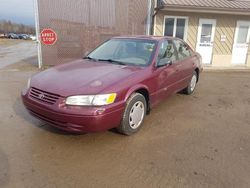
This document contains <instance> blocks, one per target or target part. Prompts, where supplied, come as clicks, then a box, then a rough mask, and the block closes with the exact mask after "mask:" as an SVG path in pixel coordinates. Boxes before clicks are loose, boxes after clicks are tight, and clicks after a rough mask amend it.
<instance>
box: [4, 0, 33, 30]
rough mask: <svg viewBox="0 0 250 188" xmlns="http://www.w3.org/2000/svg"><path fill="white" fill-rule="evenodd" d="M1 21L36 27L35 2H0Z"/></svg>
mask: <svg viewBox="0 0 250 188" xmlns="http://www.w3.org/2000/svg"><path fill="white" fill-rule="evenodd" d="M0 20H11V21H13V22H17V23H23V24H27V25H34V24H35V18H34V5H33V0H0Z"/></svg>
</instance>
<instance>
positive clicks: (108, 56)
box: [86, 39, 156, 66]
mask: <svg viewBox="0 0 250 188" xmlns="http://www.w3.org/2000/svg"><path fill="white" fill-rule="evenodd" d="M155 46H156V42H155V41H152V40H143V39H111V40H109V41H107V42H105V43H103V44H102V45H101V46H99V47H98V48H96V49H95V50H94V51H93V52H91V53H90V54H89V55H88V56H87V57H86V58H88V59H93V60H95V61H105V62H110V63H116V64H122V65H137V66H147V65H149V64H150V60H151V56H152V54H153V51H154V50H155Z"/></svg>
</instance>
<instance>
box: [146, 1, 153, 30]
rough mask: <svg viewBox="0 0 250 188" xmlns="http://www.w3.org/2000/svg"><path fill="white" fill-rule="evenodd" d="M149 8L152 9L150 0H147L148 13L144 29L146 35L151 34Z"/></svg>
mask: <svg viewBox="0 0 250 188" xmlns="http://www.w3.org/2000/svg"><path fill="white" fill-rule="evenodd" d="M151 10H152V0H148V13H147V14H148V15H147V30H146V35H150V34H151V27H152V26H151V25H152V22H151Z"/></svg>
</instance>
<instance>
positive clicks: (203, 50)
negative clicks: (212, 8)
mask: <svg viewBox="0 0 250 188" xmlns="http://www.w3.org/2000/svg"><path fill="white" fill-rule="evenodd" d="M215 27H216V20H214V19H200V21H199V28H198V38H197V45H196V51H197V52H199V53H200V54H201V56H202V61H203V63H204V64H207V65H209V64H211V63H212V55H213V43H214V36H215Z"/></svg>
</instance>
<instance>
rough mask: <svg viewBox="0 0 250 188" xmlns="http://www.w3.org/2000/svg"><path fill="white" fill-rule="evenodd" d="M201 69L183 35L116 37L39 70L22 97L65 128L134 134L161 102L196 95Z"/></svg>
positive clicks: (36, 113)
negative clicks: (180, 95)
mask: <svg viewBox="0 0 250 188" xmlns="http://www.w3.org/2000/svg"><path fill="white" fill-rule="evenodd" d="M201 71H202V66H201V56H200V55H199V54H198V53H196V52H194V51H193V50H192V49H191V48H190V47H189V46H188V45H187V44H186V43H185V42H183V41H182V40H180V39H176V38H168V37H152V36H136V37H115V38H112V39H110V40H108V41H106V42H105V43H103V44H101V45H100V46H99V47H97V48H96V49H95V50H94V51H92V52H91V53H90V54H89V55H88V56H86V57H85V58H84V59H79V60H77V61H74V62H72V63H68V64H63V65H59V66H56V67H54V68H50V69H48V70H46V71H43V72H40V73H38V74H36V75H35V76H33V77H32V78H31V79H30V80H29V81H28V85H27V88H25V89H24V90H23V91H22V99H23V103H24V105H25V106H26V108H27V109H28V111H29V112H30V113H31V114H33V115H34V116H36V117H38V118H40V119H42V120H44V121H46V122H48V123H49V124H51V125H52V126H55V127H57V128H59V129H62V130H65V131H69V132H75V133H81V132H96V131H104V130H108V129H111V128H117V129H118V130H119V131H120V132H121V133H123V134H125V135H131V134H133V133H135V132H137V131H138V130H139V129H140V127H141V125H142V123H143V120H144V118H145V115H146V114H147V113H149V111H150V109H151V108H152V107H154V106H155V105H157V104H158V103H159V102H161V101H163V100H165V99H166V98H168V97H169V96H170V95H172V94H175V93H177V92H180V91H182V92H183V93H186V94H192V93H193V91H194V89H195V87H196V84H197V82H198V80H199V75H200V72H201Z"/></svg>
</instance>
